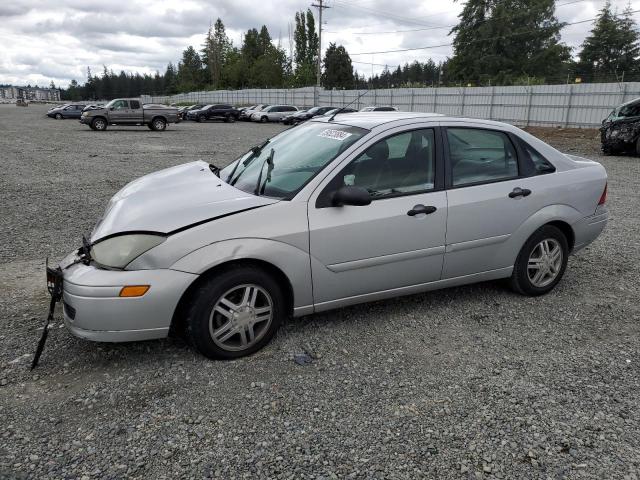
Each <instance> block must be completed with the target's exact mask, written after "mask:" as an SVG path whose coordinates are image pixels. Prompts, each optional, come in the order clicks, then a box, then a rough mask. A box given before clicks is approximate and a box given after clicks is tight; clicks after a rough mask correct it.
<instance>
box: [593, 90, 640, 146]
mask: <svg viewBox="0 0 640 480" xmlns="http://www.w3.org/2000/svg"><path fill="white" fill-rule="evenodd" d="M600 140H601V144H602V152H603V153H605V154H613V153H634V154H636V155H640V98H636V99H635V100H631V101H630V102H627V103H624V104H622V105H620V106H619V107H617V108H615V109H614V110H613V111H612V112H611V113H610V114H609V116H608V117H607V118H605V119H604V120H603V121H602V127H600Z"/></svg>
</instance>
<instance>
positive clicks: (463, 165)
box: [447, 128, 518, 186]
mask: <svg viewBox="0 0 640 480" xmlns="http://www.w3.org/2000/svg"><path fill="white" fill-rule="evenodd" d="M447 138H448V140H449V161H450V163H451V173H452V175H451V177H452V184H453V186H461V185H469V184H474V183H482V182H495V181H498V180H508V179H510V178H515V177H517V176H518V158H517V156H516V150H515V148H514V147H513V144H512V143H511V140H509V137H508V136H507V135H506V134H505V133H503V132H497V131H494V130H481V129H477V128H447Z"/></svg>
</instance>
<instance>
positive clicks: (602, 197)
mask: <svg viewBox="0 0 640 480" xmlns="http://www.w3.org/2000/svg"><path fill="white" fill-rule="evenodd" d="M605 203H607V184H606V183H605V184H604V191H603V192H602V195H600V200H598V205H604V204H605Z"/></svg>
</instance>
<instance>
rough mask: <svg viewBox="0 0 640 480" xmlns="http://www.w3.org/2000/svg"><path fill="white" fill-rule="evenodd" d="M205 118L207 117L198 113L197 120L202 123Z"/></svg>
mask: <svg viewBox="0 0 640 480" xmlns="http://www.w3.org/2000/svg"><path fill="white" fill-rule="evenodd" d="M206 119H207V117H205V116H204V115H198V122H199V123H202V122H204V121H205V120H206Z"/></svg>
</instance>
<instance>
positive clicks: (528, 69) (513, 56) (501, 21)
mask: <svg viewBox="0 0 640 480" xmlns="http://www.w3.org/2000/svg"><path fill="white" fill-rule="evenodd" d="M459 18H460V21H459V23H458V25H456V26H455V27H454V28H453V29H452V30H451V33H454V34H455V39H454V41H453V50H454V56H453V58H452V59H451V64H450V70H451V74H452V76H453V77H454V78H455V79H457V80H461V81H464V82H472V83H481V82H482V81H483V80H487V79H488V80H493V81H498V82H501V83H503V84H508V83H511V82H514V81H516V79H517V78H518V77H523V76H532V77H545V76H551V75H553V76H557V75H558V74H561V73H562V72H563V71H564V70H565V66H566V64H567V62H568V61H569V59H570V55H569V54H570V49H569V48H568V47H567V46H566V45H564V44H562V43H560V30H561V28H562V26H563V24H562V23H560V22H558V20H557V19H556V17H555V6H554V0H468V1H467V2H466V3H465V6H464V8H463V10H462V12H461V13H460V15H459Z"/></svg>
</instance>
